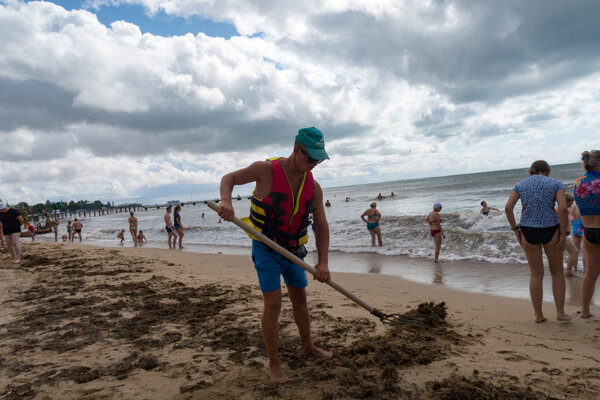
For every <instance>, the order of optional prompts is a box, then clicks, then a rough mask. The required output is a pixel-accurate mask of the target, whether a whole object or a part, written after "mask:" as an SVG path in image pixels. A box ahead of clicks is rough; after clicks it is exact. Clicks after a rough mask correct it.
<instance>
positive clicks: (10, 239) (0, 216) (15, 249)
mask: <svg viewBox="0 0 600 400" xmlns="http://www.w3.org/2000/svg"><path fill="white" fill-rule="evenodd" d="M0 223H1V224H2V233H3V234H4V240H6V247H7V248H8V252H9V253H10V255H11V256H12V257H13V262H14V263H15V264H18V263H20V262H21V247H20V246H19V237H20V236H21V225H23V217H21V213H20V212H19V211H17V210H15V209H14V208H12V207H8V206H7V205H6V204H5V203H4V202H2V200H0Z"/></svg>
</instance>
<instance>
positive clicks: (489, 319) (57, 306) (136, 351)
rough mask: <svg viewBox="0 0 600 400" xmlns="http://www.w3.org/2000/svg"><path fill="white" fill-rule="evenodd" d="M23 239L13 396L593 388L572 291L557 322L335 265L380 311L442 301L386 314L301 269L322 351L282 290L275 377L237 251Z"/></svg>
mask: <svg viewBox="0 0 600 400" xmlns="http://www.w3.org/2000/svg"><path fill="white" fill-rule="evenodd" d="M23 249H24V256H25V257H24V261H23V263H22V265H19V266H14V265H10V262H8V261H9V259H8V256H7V254H6V253H0V278H1V279H0V282H3V284H4V285H6V286H5V287H7V288H8V290H6V291H5V294H6V295H5V296H4V297H3V298H2V299H0V300H2V301H3V303H2V306H3V309H4V310H6V312H5V313H4V315H3V317H2V320H0V360H2V363H0V396H7V398H10V399H26V398H34V397H36V398H38V397H39V398H61V399H66V400H70V399H79V398H83V397H89V398H104V399H119V398H128V399H134V400H137V399H140V400H141V399H149V398H150V399H177V400H179V399H205V398H208V399H212V398H215V399H216V398H219V399H252V398H266V399H271V398H273V399H274V398H284V399H314V398H382V397H384V398H398V399H409V398H420V399H424V400H429V399H432V400H433V399H438V398H440V397H439V395H440V394H439V393H438V392H439V391H440V390H441V391H443V392H444V393H446V394H448V393H450V394H453V396H454V397H452V398H472V396H474V395H475V394H476V393H481V390H483V391H484V392H485V393H487V394H489V395H490V396H491V395H492V393H493V394H495V395H496V398H531V399H534V398H535V399H540V400H541V399H547V398H553V399H559V398H564V396H566V397H567V398H578V399H584V400H585V399H590V400H591V399H596V398H598V396H600V377H599V375H598V372H599V371H600V368H599V367H598V362H599V361H600V345H598V341H597V335H598V331H599V330H600V320H599V319H598V318H591V319H589V320H583V319H581V318H577V317H576V316H575V312H576V309H575V308H574V307H572V306H569V305H567V307H566V309H567V312H568V313H569V314H571V315H573V316H574V318H573V321H572V322H559V321H556V320H555V314H554V307H553V305H552V304H549V303H544V305H543V308H544V311H545V313H546V316H547V317H548V321H546V322H545V323H543V324H535V323H533V310H532V307H531V304H530V302H529V301H528V300H523V299H511V298H504V297H498V296H492V295H488V294H477V293H468V292H462V291H456V290H452V289H448V288H445V287H442V286H440V285H431V284H420V283H415V282H411V281H408V280H403V279H401V278H399V277H395V276H389V275H383V274H355V273H343V272H337V273H335V274H334V275H333V279H334V280H335V281H336V282H338V283H339V284H340V285H342V286H343V287H344V288H346V289H348V290H349V291H351V292H352V293H354V294H355V295H357V296H359V297H360V298H361V299H363V300H364V301H366V302H367V303H368V304H370V305H373V306H375V307H377V308H378V309H380V310H382V311H383V312H386V313H396V312H400V313H403V312H406V311H409V310H411V312H413V311H412V310H417V309H420V308H421V307H425V309H427V307H432V306H431V305H432V304H436V307H438V306H439V307H442V306H441V305H440V304H441V302H445V306H446V307H447V317H445V318H442V319H444V320H446V321H447V322H444V320H440V321H439V323H435V324H433V325H429V326H419V325H405V326H402V327H399V328H393V327H388V326H385V325H383V324H381V323H379V321H378V320H377V318H375V317H373V316H371V315H370V314H369V313H368V312H367V311H365V310H364V309H362V308H360V307H358V306H356V305H355V304H354V303H352V302H351V301H349V300H348V299H346V298H345V297H344V296H342V295H341V294H340V293H338V292H337V291H335V290H334V289H332V288H331V287H329V286H327V285H324V284H321V283H318V282H316V281H312V280H310V281H309V286H308V288H307V298H308V303H309V308H310V312H311V319H312V326H313V336H314V340H315V342H316V343H317V344H318V345H320V346H323V347H325V348H327V349H331V350H333V352H334V358H333V359H331V360H327V361H324V362H315V361H314V360H311V359H306V358H303V357H301V356H299V338H298V334H297V330H296V328H295V324H294V322H293V316H292V313H291V310H290V304H289V300H288V299H287V295H286V291H285V289H284V290H283V292H284V295H283V306H282V314H281V335H280V336H281V344H280V348H281V357H282V360H283V362H284V365H285V369H286V370H287V371H288V374H289V376H290V378H291V379H292V381H291V382H290V383H289V384H285V385H274V384H272V383H270V381H269V378H268V372H267V368H266V366H267V359H266V356H265V350H264V347H263V346H262V337H261V333H260V318H261V317H260V316H261V313H262V297H261V295H260V291H259V288H258V283H257V279H256V276H255V272H254V268H253V266H252V263H251V260H250V258H249V257H247V256H235V255H226V254H198V253H191V252H173V251H168V250H161V249H151V248H145V249H144V248H112V247H96V246H91V245H84V246H79V245H77V244H70V243H69V244H62V243H59V244H55V243H36V244H33V245H32V244H24V245H23ZM426 302H430V303H427V304H430V306H427V305H426ZM431 310H433V308H431ZM440 315H441V314H440ZM432 385H433V386H432ZM432 387H437V388H438V389H436V390H437V391H438V392H436V391H433V390H432V389H431V388H432ZM448 395H449V394H448ZM509 395H512V396H513V397H509ZM525 396H528V397H525Z"/></svg>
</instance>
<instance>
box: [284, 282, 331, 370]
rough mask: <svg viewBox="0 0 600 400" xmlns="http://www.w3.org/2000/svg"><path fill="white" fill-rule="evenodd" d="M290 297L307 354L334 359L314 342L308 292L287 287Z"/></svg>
mask: <svg viewBox="0 0 600 400" xmlns="http://www.w3.org/2000/svg"><path fill="white" fill-rule="evenodd" d="M287 289H288V296H289V297H290V301H291V302H292V310H293V312H294V321H296V325H298V331H299V332H300V339H301V340H302V349H303V350H304V352H305V353H307V354H310V355H313V356H315V357H318V358H323V359H328V358H331V357H332V355H333V354H332V353H331V352H328V351H325V350H323V349H320V348H318V347H317V346H315V345H314V343H313V341H312V336H311V334H310V316H309V313H308V304H307V302H306V290H305V289H304V288H295V287H292V286H289V285H288V286H287Z"/></svg>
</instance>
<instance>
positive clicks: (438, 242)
mask: <svg viewBox="0 0 600 400" xmlns="http://www.w3.org/2000/svg"><path fill="white" fill-rule="evenodd" d="M440 211H442V203H434V204H433V210H432V211H431V212H430V213H429V215H428V216H427V218H425V221H427V222H428V223H429V234H430V235H431V238H432V239H433V243H434V244H435V256H434V258H433V261H434V262H438V261H439V259H440V250H441V248H442V240H443V239H446V234H445V233H444V230H443V229H442V217H440Z"/></svg>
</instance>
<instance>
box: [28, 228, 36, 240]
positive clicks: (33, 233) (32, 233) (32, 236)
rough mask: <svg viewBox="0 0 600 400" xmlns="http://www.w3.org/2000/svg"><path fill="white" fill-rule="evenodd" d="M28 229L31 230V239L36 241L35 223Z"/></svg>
mask: <svg viewBox="0 0 600 400" xmlns="http://www.w3.org/2000/svg"><path fill="white" fill-rule="evenodd" d="M27 230H28V231H29V236H31V241H32V242H35V229H34V228H33V225H31V224H29V226H28V227H27Z"/></svg>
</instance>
